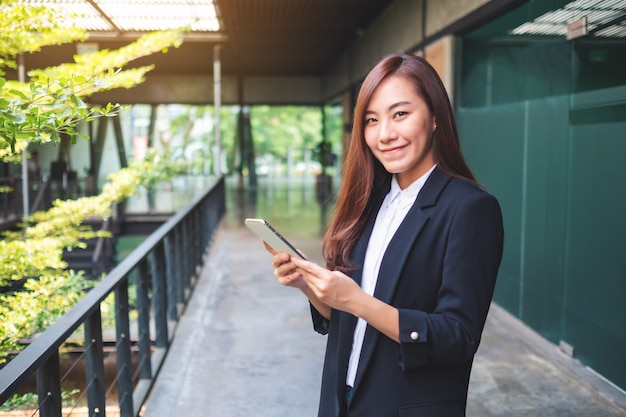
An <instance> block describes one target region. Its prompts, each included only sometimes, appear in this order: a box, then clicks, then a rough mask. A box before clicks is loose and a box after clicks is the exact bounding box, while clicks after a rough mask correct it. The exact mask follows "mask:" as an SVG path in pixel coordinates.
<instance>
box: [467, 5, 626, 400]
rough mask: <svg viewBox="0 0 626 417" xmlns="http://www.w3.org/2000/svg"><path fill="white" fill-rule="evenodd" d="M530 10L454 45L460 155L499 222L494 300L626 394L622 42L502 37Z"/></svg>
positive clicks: (625, 51)
mask: <svg viewBox="0 0 626 417" xmlns="http://www.w3.org/2000/svg"><path fill="white" fill-rule="evenodd" d="M534 3H537V2H532V1H531V2H529V3H528V4H527V5H525V6H523V7H521V8H519V9H517V10H515V11H513V12H511V13H510V14H509V15H507V16H504V17H502V18H501V19H499V20H498V21H494V22H492V23H491V24H490V25H489V26H485V27H483V28H481V29H479V30H477V31H476V32H474V33H472V34H469V35H467V36H466V37H464V38H463V39H462V40H461V41H460V44H459V48H458V50H459V59H458V62H459V67H458V71H457V72H458V74H459V75H458V83H457V85H458V86H459V87H458V88H457V97H456V98H455V101H456V112H457V119H458V123H459V130H460V134H461V140H462V146H463V150H464V152H465V155H466V156H467V159H468V163H469V164H470V166H471V167H472V169H473V170H474V172H475V174H476V176H477V178H478V179H479V181H480V182H481V183H482V184H483V185H484V186H485V187H486V188H487V189H488V190H489V191H490V192H491V193H493V194H494V195H496V197H498V199H499V201H500V203H501V205H502V211H503V216H504V224H505V234H506V237H505V251H504V257H503V261H502V266H501V270H500V276H499V278H498V283H497V287H496V294H495V301H496V302H497V303H498V304H499V305H501V306H502V307H504V308H506V309H507V310H508V311H509V312H511V313H512V314H514V315H515V316H517V317H519V318H520V319H521V320H523V321H524V322H525V323H527V324H528V325H529V326H530V327H532V328H533V329H535V330H536V331H537V332H539V333H540V334H542V335H543V336H545V337H546V338H548V339H549V340H551V341H552V342H554V343H559V342H561V341H564V342H566V343H567V344H569V345H571V346H572V347H573V348H574V356H575V357H576V358H577V359H579V360H580V361H581V362H583V363H584V364H586V365H588V366H590V367H592V368H594V369H595V370H596V371H597V372H599V373H600V374H602V375H604V376H605V377H606V378H608V379H609V380H611V381H613V382H614V383H615V384H617V385H618V386H620V387H621V388H622V389H624V388H626V361H624V360H623V353H624V352H626V324H625V322H624V317H626V302H624V296H625V295H626V245H625V243H624V242H626V41H625V40H624V39H589V38H583V39H579V40H575V41H570V42H568V41H566V39H565V37H564V36H561V37H547V36H544V37H538V36H533V37H530V36H526V37H520V36H513V35H509V34H508V30H509V29H512V28H513V27H516V26H517V25H519V24H521V23H523V22H524V21H526V20H532V18H534V17H536V14H537V13H538V11H537V8H536V7H535V6H534ZM543 3H545V2H543ZM557 3H558V2H557ZM544 12H545V10H543V11H541V13H544Z"/></svg>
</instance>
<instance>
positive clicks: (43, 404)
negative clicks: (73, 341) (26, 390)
mask: <svg viewBox="0 0 626 417" xmlns="http://www.w3.org/2000/svg"><path fill="white" fill-rule="evenodd" d="M37 394H38V396H39V415H40V416H41V417H61V374H60V370H59V351H58V350H57V351H56V352H54V353H53V354H52V355H51V356H50V357H49V358H48V359H46V361H45V362H44V363H43V364H42V365H41V366H40V367H39V368H37Z"/></svg>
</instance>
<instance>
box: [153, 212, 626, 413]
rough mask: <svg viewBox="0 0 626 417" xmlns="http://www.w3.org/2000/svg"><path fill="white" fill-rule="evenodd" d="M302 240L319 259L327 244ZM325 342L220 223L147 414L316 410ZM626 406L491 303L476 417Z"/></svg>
mask: <svg viewBox="0 0 626 417" xmlns="http://www.w3.org/2000/svg"><path fill="white" fill-rule="evenodd" d="M295 243H296V245H297V246H298V247H299V248H301V249H302V250H304V252H305V253H307V254H308V255H309V256H312V254H315V253H316V252H317V251H318V250H319V243H320V242H319V240H318V239H300V240H298V241H296V242H295ZM312 257H313V258H314V259H316V260H318V261H319V257H317V258H316V257H315V256H314V255H313V256H312ZM324 344H325V338H324V337H323V336H320V335H318V334H317V333H315V332H313V330H312V327H311V323H310V318H309V312H308V306H307V303H306V301H305V299H304V297H303V296H302V295H301V294H300V293H299V292H298V291H297V290H293V289H290V288H283V287H281V286H279V285H278V284H277V283H276V282H275V280H274V277H273V275H272V270H271V266H270V262H269V255H268V254H267V253H266V252H265V251H264V250H263V249H262V246H261V244H260V241H259V240H258V239H257V238H256V237H254V236H252V234H251V233H250V232H248V231H247V230H246V229H244V228H243V227H238V226H234V225H233V224H232V223H231V224H228V223H227V224H223V225H222V227H221V228H220V230H219V232H218V234H217V236H216V239H215V242H214V245H213V247H212V249H211V252H210V256H209V258H208V261H207V264H206V266H205V269H204V271H203V273H202V276H201V277H200V279H199V281H198V284H197V286H196V288H195V291H194V294H193V296H192V299H191V301H190V304H189V306H188V308H187V311H186V313H185V315H184V317H183V318H182V320H181V322H180V324H179V327H178V329H177V334H176V338H175V340H174V343H173V346H172V348H171V351H170V353H169V355H168V357H167V359H166V361H165V364H164V366H163V368H162V369H161V372H160V374H159V377H158V378H157V380H156V384H155V386H154V388H153V390H152V393H151V395H150V398H149V400H148V402H147V404H146V406H145V409H144V412H143V416H144V417H168V416H185V417H225V416H228V417H239V416H241V417H306V416H316V414H317V399H318V390H319V381H320V375H321V366H322V357H323V352H324ZM615 394H617V395H615ZM625 403H626V402H625V400H624V396H623V393H621V394H620V393H619V392H617V391H616V390H614V388H613V387H611V386H609V385H608V384H605V385H603V382H602V381H601V380H600V379H599V378H598V377H597V376H596V375H594V374H593V373H592V372H590V371H589V370H587V369H585V368H584V367H582V366H580V365H578V364H576V363H575V362H573V361H572V360H570V359H568V358H566V357H565V356H563V355H562V354H560V352H558V349H557V348H556V347H554V346H553V345H551V344H549V343H547V342H545V341H544V340H543V339H541V338H540V337H538V336H537V335H535V334H534V333H532V331H530V330H529V329H527V328H526V327H524V326H523V325H521V324H520V323H519V322H517V321H516V320H515V319H513V318H511V317H510V316H509V315H508V314H507V313H506V312H504V311H503V310H501V309H499V308H498V307H497V306H494V307H492V310H491V312H490V316H489V319H488V322H487V326H486V328H485V333H484V336H483V342H482V344H481V347H480V349H479V351H478V354H477V357H476V360H475V366H474V369H473V373H472V378H471V383H470V393H469V403H468V416H469V417H513V416H515V417H519V416H532V417H535V416H536V417H552V416H555V417H556V416H559V417H561V416H563V417H564V416H568V417H577V416H580V417H582V416H585V417H587V416H594V417H616V416H626V408H622V407H624V404H625ZM620 405H621V406H620Z"/></svg>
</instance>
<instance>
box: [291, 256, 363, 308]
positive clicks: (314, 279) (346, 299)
mask: <svg viewBox="0 0 626 417" xmlns="http://www.w3.org/2000/svg"><path fill="white" fill-rule="evenodd" d="M291 261H292V262H293V263H294V264H295V265H296V269H297V271H298V272H299V273H300V275H301V276H302V278H303V279H304V280H305V281H306V283H307V285H308V286H309V288H310V289H311V290H312V291H313V292H314V293H315V296H316V297H317V298H318V299H319V300H320V301H321V302H323V303H324V304H326V305H328V306H330V307H332V308H334V309H337V310H342V311H346V312H348V313H351V311H350V308H351V306H352V304H353V302H354V300H355V298H356V297H357V296H358V295H359V294H365V293H364V292H363V291H362V290H361V287H359V285H358V284H357V283H356V282H355V281H354V280H353V279H352V278H350V277H349V276H347V275H346V274H344V273H342V272H339V271H329V270H328V269H326V268H323V267H321V266H319V265H317V264H315V263H313V262H309V261H305V260H303V259H298V258H295V257H293V258H292V259H291Z"/></svg>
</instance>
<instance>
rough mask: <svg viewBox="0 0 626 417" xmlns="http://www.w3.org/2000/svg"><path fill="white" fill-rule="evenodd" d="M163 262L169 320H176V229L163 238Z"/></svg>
mask: <svg viewBox="0 0 626 417" xmlns="http://www.w3.org/2000/svg"><path fill="white" fill-rule="evenodd" d="M165 243H166V245H167V246H166V248H167V250H166V251H165V263H166V264H167V265H166V266H167V284H168V285H167V299H168V303H167V304H168V316H169V318H170V320H174V321H176V320H178V294H179V292H180V290H179V287H180V282H179V281H178V279H176V229H175V228H174V229H172V231H171V233H170V234H168V235H167V236H166V238H165Z"/></svg>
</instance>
